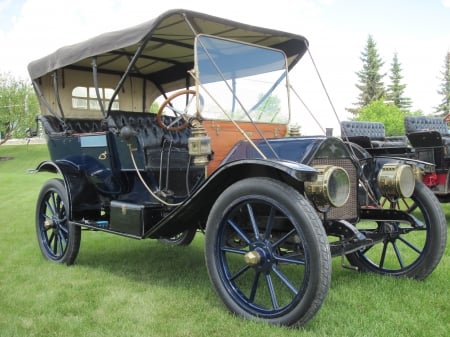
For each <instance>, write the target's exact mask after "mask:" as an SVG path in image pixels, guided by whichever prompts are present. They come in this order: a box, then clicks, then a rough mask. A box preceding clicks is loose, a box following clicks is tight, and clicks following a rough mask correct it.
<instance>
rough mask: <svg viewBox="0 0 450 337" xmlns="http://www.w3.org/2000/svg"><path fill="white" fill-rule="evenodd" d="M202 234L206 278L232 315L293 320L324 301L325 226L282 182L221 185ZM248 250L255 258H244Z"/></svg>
mask: <svg viewBox="0 0 450 337" xmlns="http://www.w3.org/2000/svg"><path fill="white" fill-rule="evenodd" d="M252 219H253V220H252ZM250 224H251V226H250ZM287 232H289V233H290V234H289V235H288V236H285V237H284V238H283V235H284V234H285V233H287ZM205 241H206V242H205V260H206V266H207V269H208V274H209V277H210V280H211V282H212V284H213V285H214V288H215V289H216V291H217V293H218V294H219V296H220V297H221V299H222V300H223V302H224V303H225V305H226V306H227V307H228V308H229V310H231V311H232V312H233V313H235V314H237V315H240V316H242V317H244V318H246V319H252V320H259V321H265V322H267V323H269V324H276V325H287V326H291V325H296V326H299V325H304V324H306V322H308V321H309V320H310V319H311V318H312V317H313V316H314V315H315V313H316V312H317V311H318V310H319V308H320V307H321V305H322V303H323V301H324V300H325V297H326V294H327V292H328V289H329V287H330V279H331V254H330V247H329V244H328V241H327V236H326V233H325V230H324V228H323V226H322V222H321V220H320V219H319V217H318V215H317V213H316V212H315V211H314V209H313V208H312V206H311V205H310V204H309V203H308V202H307V201H306V200H305V198H304V197H303V196H302V195H301V194H300V193H299V192H298V191H297V190H295V189H294V188H292V187H291V186H289V185H287V184H285V183H283V182H280V181H278V180H274V179H270V178H247V179H244V180H241V181H239V182H237V183H235V184H233V185H231V186H230V187H228V188H227V189H226V190H225V191H224V192H223V193H222V194H221V195H220V196H219V198H218V199H217V200H216V202H215V204H214V205H213V207H212V209H211V212H210V214H209V217H208V221H207V225H206V236H205ZM233 246H234V247H233ZM290 246H292V247H290ZM249 251H260V252H261V255H260V256H262V257H261V260H260V261H259V263H258V264H257V265H252V266H249V265H248V262H246V261H245V260H244V258H243V256H244V254H247V253H248V252H249ZM301 263H302V264H301ZM260 276H261V282H259V280H260ZM264 278H265V281H266V282H264ZM250 284H251V286H250ZM288 284H289V285H288ZM289 286H291V287H290V288H289ZM271 287H272V288H271ZM288 288H289V289H288ZM271 290H272V292H271ZM274 299H275V301H274Z"/></svg>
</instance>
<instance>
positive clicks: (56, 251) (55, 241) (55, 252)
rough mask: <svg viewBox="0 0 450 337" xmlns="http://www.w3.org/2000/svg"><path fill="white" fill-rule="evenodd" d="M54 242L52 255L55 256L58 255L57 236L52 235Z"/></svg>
mask: <svg viewBox="0 0 450 337" xmlns="http://www.w3.org/2000/svg"><path fill="white" fill-rule="evenodd" d="M52 236H53V238H54V240H53V254H55V255H56V254H57V253H58V244H59V242H58V235H55V234H52Z"/></svg>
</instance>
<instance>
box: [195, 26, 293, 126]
mask: <svg viewBox="0 0 450 337" xmlns="http://www.w3.org/2000/svg"><path fill="white" fill-rule="evenodd" d="M196 66H197V68H196V69H197V72H198V73H197V74H198V75H197V76H198V78H199V81H200V83H201V84H202V86H203V88H200V93H201V94H202V96H203V97H204V106H203V110H202V112H201V114H202V116H203V117H204V118H206V119H228V117H227V116H229V117H231V118H233V119H235V120H239V121H250V118H251V119H252V120H253V121H255V122H273V123H288V121H289V109H288V108H289V106H288V97H287V95H288V90H287V83H286V81H287V67H286V57H285V55H284V53H283V52H281V51H279V50H275V49H269V48H263V47H260V46H256V45H250V44H245V43H240V42H236V41H231V40H225V39H220V38H216V37H211V36H207V35H199V36H198V37H197V39H196ZM212 97H213V98H212ZM249 116H250V118H249Z"/></svg>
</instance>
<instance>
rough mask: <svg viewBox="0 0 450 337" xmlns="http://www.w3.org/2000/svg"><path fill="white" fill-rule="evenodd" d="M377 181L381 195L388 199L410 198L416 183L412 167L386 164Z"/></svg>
mask: <svg viewBox="0 0 450 337" xmlns="http://www.w3.org/2000/svg"><path fill="white" fill-rule="evenodd" d="M377 181H378V187H379V188H380V191H381V194H382V195H383V196H385V197H387V198H392V197H400V198H409V197H410V196H411V195H412V194H413V192H414V187H415V183H416V179H415V176H414V172H413V170H412V168H411V166H409V165H405V164H399V163H390V164H384V165H383V168H382V169H381V170H380V172H379V173H378V177H377Z"/></svg>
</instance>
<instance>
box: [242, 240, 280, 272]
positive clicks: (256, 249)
mask: <svg viewBox="0 0 450 337" xmlns="http://www.w3.org/2000/svg"><path fill="white" fill-rule="evenodd" d="M244 260H245V263H246V264H247V265H248V266H249V267H254V268H257V269H258V270H261V271H262V270H269V269H270V268H271V266H272V264H273V261H274V258H273V257H272V249H271V246H270V243H266V242H255V243H254V244H252V245H251V246H250V251H249V252H248V253H246V254H245V255H244Z"/></svg>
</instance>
